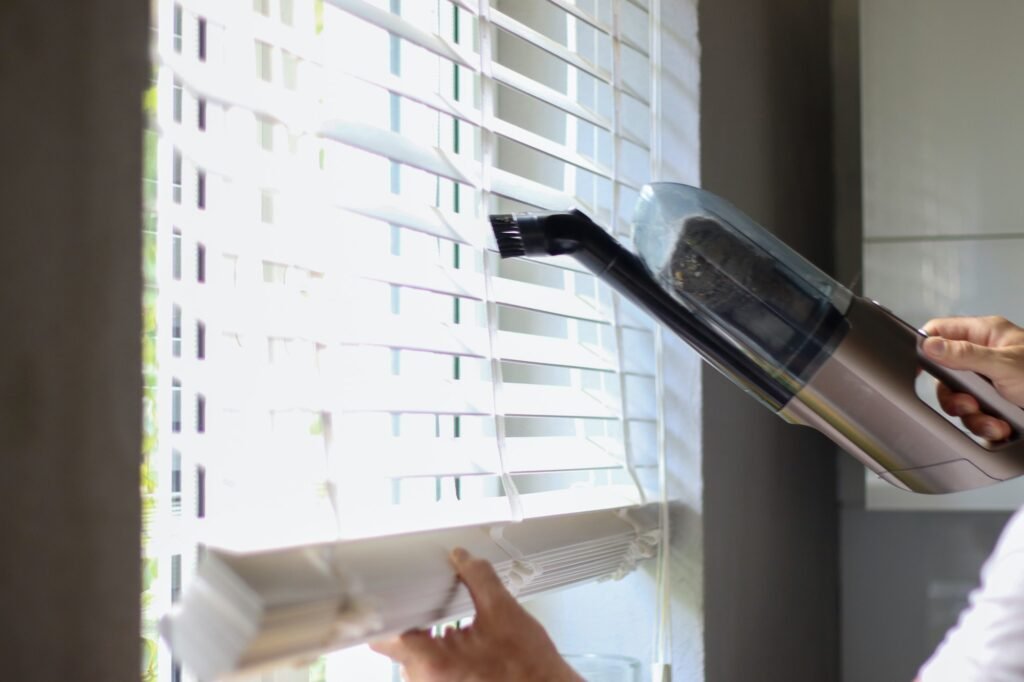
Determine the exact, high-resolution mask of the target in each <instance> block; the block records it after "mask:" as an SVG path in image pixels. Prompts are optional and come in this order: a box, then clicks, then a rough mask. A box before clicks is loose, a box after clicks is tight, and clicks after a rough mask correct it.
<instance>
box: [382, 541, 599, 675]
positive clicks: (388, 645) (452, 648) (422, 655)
mask: <svg viewBox="0 0 1024 682" xmlns="http://www.w3.org/2000/svg"><path fill="white" fill-rule="evenodd" d="M451 562H452V566H453V567H454V568H455V571H456V573H457V574H458V576H459V579H460V580H462V582H463V583H465V585H466V587H467V588H468V589H469V592H470V594H471V595H472V596H473V603H474V605H475V606H476V617H475V618H474V621H473V624H472V625H470V626H469V627H465V628H462V629H454V628H453V629H449V630H447V631H446V632H445V633H444V635H442V636H440V637H433V636H431V634H430V633H429V632H428V631H426V630H411V631H409V632H406V633H405V634H403V635H402V636H400V637H398V638H396V639H392V640H387V641H383V642H376V643H374V644H372V645H371V647H372V648H373V650H374V651H377V652H378V653H381V654H384V655H385V656H388V657H389V658H391V659H392V660H394V661H396V662H397V663H399V664H401V665H402V667H403V673H404V677H405V679H406V680H408V682H485V681H486V682H515V681H518V680H535V681H537V682H580V680H581V678H580V677H579V676H578V675H577V674H576V673H575V672H573V670H572V669H571V668H570V667H569V665H568V664H567V663H566V662H565V660H563V659H562V657H561V656H559V654H558V651H557V650H556V649H555V645H554V643H553V642H552V641H551V638H550V637H548V634H547V633H546V632H545V631H544V628H543V627H542V626H541V624H540V623H538V622H537V621H536V620H535V619H534V618H533V616H531V615H530V614H529V613H527V612H526V610H525V609H523V607H522V606H520V605H519V602H517V601H516V599H515V597H513V596H512V595H511V594H510V593H509V592H508V590H506V589H505V586H504V585H502V583H501V579H500V578H498V575H497V573H495V571H494V568H493V567H492V566H491V564H490V563H488V562H487V561H486V560H484V559H477V558H475V557H473V556H471V555H470V554H469V553H468V552H466V551H465V550H464V549H456V550H454V551H453V552H452V555H451Z"/></svg>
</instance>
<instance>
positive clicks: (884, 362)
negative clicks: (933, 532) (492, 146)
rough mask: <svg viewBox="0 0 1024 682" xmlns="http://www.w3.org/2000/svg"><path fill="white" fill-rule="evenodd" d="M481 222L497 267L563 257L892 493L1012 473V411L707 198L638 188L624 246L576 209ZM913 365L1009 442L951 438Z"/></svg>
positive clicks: (885, 313) (1020, 427)
mask: <svg viewBox="0 0 1024 682" xmlns="http://www.w3.org/2000/svg"><path fill="white" fill-rule="evenodd" d="M490 220H491V226H492V228H493V230H494V234H495V237H496V238H497V242H498V248H499V251H500V253H501V256H502V257H503V258H510V257H515V256H557V255H568V256H571V257H573V258H575V259H576V260H578V261H579V262H580V263H581V264H582V265H584V266H585V267H586V268H587V269H588V270H590V271H591V272H593V273H594V274H595V275H596V276H597V277H598V278H599V279H601V280H603V281H605V282H607V283H608V284H609V285H611V286H612V288H614V289H615V290H617V291H618V292H619V293H621V294H622V295H623V296H625V297H627V298H628V299H630V300H631V301H633V302H634V303H635V304H636V305H638V306H639V307H640V308H642V309H644V310H646V311H647V312H648V313H650V314H651V315H652V316H654V318H656V319H657V320H658V321H659V322H660V323H661V324H662V325H664V326H665V327H666V328H668V329H669V330H671V331H673V332H675V333H676V334H678V335H679V336H680V337H681V338H682V339H683V340H684V341H686V342H687V343H688V344H689V345H690V346H692V347H693V348H694V349H695V350H696V351H697V352H698V353H700V355H701V356H702V357H703V358H704V359H705V360H706V361H707V362H709V363H710V364H711V365H713V366H714V367H715V368H717V369H718V370H719V371H720V372H722V373H723V374H725V375H726V376H727V377H728V378H730V379H731V380H732V381H733V382H734V383H736V384H737V385H738V386H740V387H741V388H742V389H743V390H745V391H746V392H747V393H749V394H750V395H752V396H754V397H755V398H756V399H757V400H759V401H760V402H761V403H762V404H763V405H765V406H766V407H768V408H769V409H771V410H773V411H775V412H776V413H778V414H779V416H781V417H782V418H783V419H785V420H786V421H788V422H790V423H793V424H803V425H806V426H810V427H812V428H814V429H817V430H818V431H820V432H821V433H823V434H825V435H826V436H827V437H829V438H830V439H832V440H833V441H834V442H835V443H836V444H837V445H839V446H840V447H841V448H843V449H844V450H846V451H847V452H849V453H850V454H851V455H853V456H854V457H856V458H857V459H858V460H860V461H861V462H862V463H863V464H864V465H865V466H867V467H868V468H869V469H870V470H871V471H873V472H875V473H876V474H878V475H879V476H880V477H881V478H883V479H884V480H886V481H888V482H889V483H891V484H893V485H895V486H897V487H899V488H903V489H905V490H912V491H915V492H919V493H947V492H954V491H960V490H969V489H972V488H979V487H982V486H985V485H990V484H992V483H996V482H999V481H1004V480H1007V479H1010V478H1014V477H1016V476H1020V475H1021V474H1024V441H1022V440H1021V438H1020V435H1021V433H1024V410H1022V409H1021V408H1020V407H1018V406H1016V405H1013V404H1012V403H1010V402H1008V401H1007V400H1005V399H1004V398H1003V397H1002V396H1000V395H999V394H998V393H997V392H996V390H995V389H994V388H993V386H992V385H991V383H990V382H989V381H988V380H987V379H985V378H984V377H981V376H980V375H977V374H974V373H972V372H963V371H955V370H950V369H946V368H944V367H942V366H940V365H937V364H935V363H933V362H932V361H930V360H929V359H928V358H927V357H925V356H924V354H923V352H922V351H921V342H922V341H923V339H924V338H925V334H924V332H921V331H918V330H916V329H914V328H913V327H912V326H910V325H909V324H907V323H906V322H904V321H903V320H901V319H900V318H899V317H897V316H896V315H894V314H893V313H892V312H890V311H889V310H887V309H885V308H884V307H882V306H881V305H879V304H878V303H876V302H874V301H871V300H869V299H866V298H862V297H860V296H855V295H854V294H852V293H851V292H850V291H849V290H848V289H846V288H845V287H843V286H842V285H840V284H839V283H838V282H836V281H834V280H833V279H831V278H830V277H828V276H827V275H825V274H824V273H823V272H821V271H820V270H818V269H817V268H815V267H814V266H813V265H811V264H810V263H809V262H807V261H806V260H804V259H803V258H802V257H800V256H799V255H798V254H797V253H796V252H794V251H793V250H792V249H790V248H789V247H788V246H786V245H785V244H783V243H782V242H781V241H779V240H778V239H776V238H775V237H774V236H772V235H771V234H770V233H769V232H767V231H766V230H765V229H764V228H762V227H761V226H759V225H758V224H756V223H755V222H754V221H752V220H751V219H750V218H748V217H747V216H746V215H744V214H743V213H742V212H740V211H739V210H738V209H737V208H735V207H734V206H732V205H731V204H729V203H728V202H726V201H724V200H722V199H720V198H719V197H717V196H715V195H713V194H711V193H709V192H706V191H704V190H701V189H697V188H695V187H689V186H686V185H680V184H675V183H653V184H650V185H647V186H645V187H644V188H643V190H642V192H641V196H640V199H639V201H638V202H637V205H636V208H635V212H634V221H633V249H632V250H631V249H627V248H626V247H625V246H623V245H622V244H620V243H619V242H618V241H616V240H615V239H614V238H613V237H612V236H611V235H609V234H608V233H607V232H605V231H604V230H603V229H602V228H601V227H599V226H598V225H597V224H595V223H594V222H592V221H591V220H590V219H589V218H588V217H587V216H585V215H584V214H583V213H581V212H579V211H572V212H567V213H550V214H533V213H519V214H505V215H492V216H491V217H490ZM921 369H924V370H926V371H927V372H928V373H929V374H931V375H933V376H934V377H936V378H937V379H939V380H940V381H942V382H944V383H945V384H947V385H948V386H949V387H950V388H952V389H954V390H956V391H960V392H965V393H970V394H971V395H973V396H974V397H975V398H977V400H978V402H979V404H980V405H981V406H982V409H983V410H984V411H985V412H987V413H989V414H991V415H993V416H997V417H999V418H1001V419H1003V420H1005V421H1006V422H1007V423H1009V424H1010V427H1011V429H1012V431H1013V435H1011V437H1010V438H1008V439H1007V440H1005V441H1001V442H987V441H979V440H977V439H974V438H972V437H971V436H969V435H968V434H967V433H965V432H963V431H962V430H961V429H959V428H958V427H957V426H956V425H955V424H953V423H951V421H949V420H948V419H946V418H945V417H944V416H942V415H941V414H939V413H938V412H937V411H936V410H935V409H934V408H932V407H931V406H929V405H928V404H927V403H925V402H924V401H922V400H921V399H920V398H919V397H918V395H917V392H916V388H915V382H916V378H917V374H918V372H919V371H920V370H921Z"/></svg>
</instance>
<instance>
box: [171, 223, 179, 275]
mask: <svg viewBox="0 0 1024 682" xmlns="http://www.w3.org/2000/svg"><path fill="white" fill-rule="evenodd" d="M171 277H172V278H174V279H175V280H180V279H181V230H179V229H178V228H174V231H173V233H172V236H171Z"/></svg>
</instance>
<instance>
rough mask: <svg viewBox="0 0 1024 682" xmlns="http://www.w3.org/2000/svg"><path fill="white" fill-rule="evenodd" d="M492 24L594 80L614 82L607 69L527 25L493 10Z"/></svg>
mask: <svg viewBox="0 0 1024 682" xmlns="http://www.w3.org/2000/svg"><path fill="white" fill-rule="evenodd" d="M491 22H492V23H494V25H495V26H497V27H499V28H501V29H503V30H505V31H508V32H509V33H511V34H513V35H515V36H518V37H520V38H522V39H523V40H525V41H527V42H528V43H530V44H532V45H534V46H536V47H538V48H540V49H542V50H544V51H545V52H547V53H548V54H551V55H554V56H555V57H558V58H559V59H561V60H562V61H563V62H565V63H566V64H569V65H571V66H574V67H576V68H577V69H579V70H580V71H583V72H585V73H589V74H590V75H591V76H593V77H594V78H597V79H599V80H602V81H604V82H605V83H611V82H612V75H611V73H609V72H608V70H607V69H604V68H602V67H600V66H598V65H597V64H594V63H593V62H591V61H590V60H589V59H585V58H584V57H582V56H580V54H579V53H578V52H574V51H573V50H570V49H569V48H568V47H566V46H565V45H563V44H561V43H559V42H558V41H556V40H552V39H551V38H548V37H547V36H546V35H544V34H543V33H541V32H539V31H536V30H534V29H533V28H530V27H529V26H527V25H526V24H524V23H522V22H519V21H516V20H515V19H513V18H512V17H510V16H508V15H507V14H503V13H501V12H499V11H497V10H494V9H492V10H491Z"/></svg>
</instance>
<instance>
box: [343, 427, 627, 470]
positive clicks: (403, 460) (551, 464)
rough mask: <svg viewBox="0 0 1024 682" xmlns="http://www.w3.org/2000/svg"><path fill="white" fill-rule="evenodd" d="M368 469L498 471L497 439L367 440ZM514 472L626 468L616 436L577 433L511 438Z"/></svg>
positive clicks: (508, 458) (508, 464)
mask: <svg viewBox="0 0 1024 682" xmlns="http://www.w3.org/2000/svg"><path fill="white" fill-rule="evenodd" d="M361 445H362V448H361V449H362V450H363V451H364V452H365V453H366V463H365V464H364V465H363V471H364V472H365V473H366V474H367V475H371V476H383V477H387V478H415V477H431V476H475V475H496V474H499V473H500V471H501V468H500V466H499V465H498V459H497V449H496V443H495V441H494V439H492V438H414V437H408V438H402V437H398V438H391V439H386V440H385V439H381V440H378V441H366V442H363V443H362V444H361ZM504 459H505V470H506V471H508V472H509V473H535V472H559V471H577V470H597V469H616V468H619V467H621V466H622V458H621V444H620V443H619V442H618V440H617V439H612V438H587V439H583V438H576V437H575V436H530V437H511V438H508V440H507V441H506V450H505V453H504Z"/></svg>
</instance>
